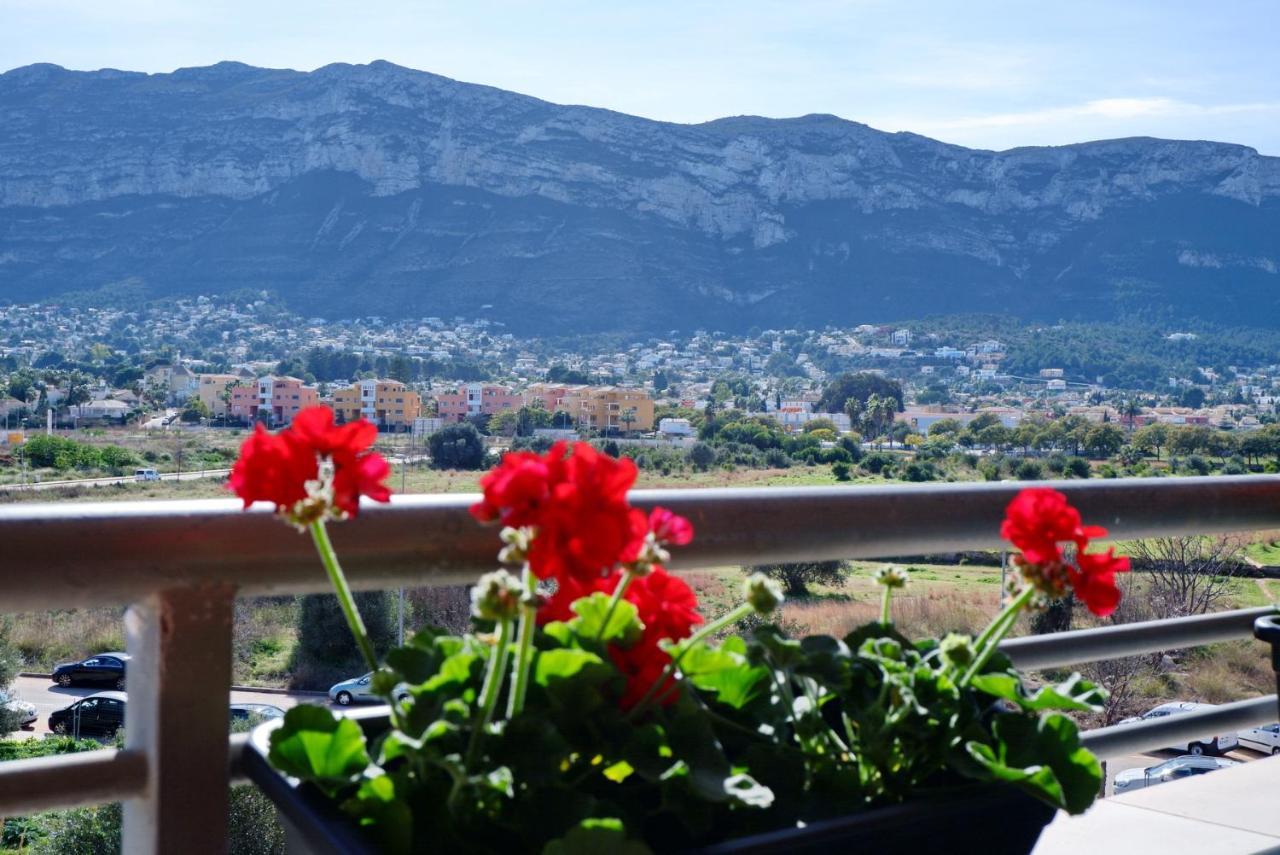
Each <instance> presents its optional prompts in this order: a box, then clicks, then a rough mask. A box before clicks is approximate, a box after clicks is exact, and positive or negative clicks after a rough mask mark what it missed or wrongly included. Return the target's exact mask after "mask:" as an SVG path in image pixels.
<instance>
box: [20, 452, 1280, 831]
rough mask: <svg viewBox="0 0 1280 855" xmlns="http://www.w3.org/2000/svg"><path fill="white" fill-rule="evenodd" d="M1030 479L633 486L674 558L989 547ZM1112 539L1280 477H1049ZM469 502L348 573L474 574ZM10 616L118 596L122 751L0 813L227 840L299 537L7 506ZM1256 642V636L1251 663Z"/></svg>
mask: <svg viewBox="0 0 1280 855" xmlns="http://www.w3.org/2000/svg"><path fill="white" fill-rule="evenodd" d="M1023 486H1026V485H1025V484H946V485H927V486H883V487H880V486H876V487H858V488H847V487H836V488H799V489H748V490H741V489H705V490H663V491H637V492H635V493H633V495H632V501H633V502H635V503H636V504H638V505H640V506H642V507H645V506H651V505H654V504H658V503H661V504H662V505H664V506H666V507H669V508H671V509H673V510H675V511H678V512H679V513H681V514H684V515H685V516H687V517H689V518H690V519H691V520H692V521H693V524H694V527H695V530H696V531H697V538H696V539H695V541H694V543H693V544H691V545H690V546H688V547H685V548H682V549H681V550H679V555H678V556H677V560H676V562H674V563H675V566H676V567H677V569H693V568H698V567H715V566H724V565H733V564H760V563H768V562H777V561H799V560H821V559H833V558H882V557H890V556H897V555H919V554H925V553H933V552H947V551H954V550H979V549H1000V548H1001V547H1002V546H1003V543H1002V542H1001V540H1000V538H999V536H998V530H999V521H1000V519H1001V518H1002V516H1003V513H1004V507H1005V505H1006V504H1007V503H1008V502H1009V500H1010V499H1011V498H1012V497H1013V495H1014V494H1015V493H1016V492H1017V491H1018V490H1019V489H1020V488H1021V487H1023ZM1054 486H1055V487H1056V488H1058V489H1060V490H1062V491H1063V492H1065V493H1067V494H1068V495H1069V497H1070V498H1071V501H1072V502H1073V503H1074V504H1075V505H1076V506H1077V507H1079V508H1080V510H1081V512H1082V513H1083V515H1084V517H1085V518H1086V519H1087V520H1088V521H1089V522H1091V523H1098V524H1102V525H1106V526H1107V527H1108V528H1109V529H1110V530H1111V533H1112V536H1113V537H1114V538H1116V539H1129V538H1138V537H1152V536H1161V535H1173V534H1209V533H1219V532H1233V531H1256V530H1261V529H1270V528H1280V477H1273V476H1245V477H1224V478H1196V479H1178V478H1167V479H1165V478H1161V479H1134V480H1117V481H1085V482H1067V483H1055V484H1054ZM474 498H475V497H474V496H463V495H438V496H403V497H396V499H395V500H394V501H393V503H392V504H390V505H388V506H368V507H366V508H365V509H364V510H362V512H361V516H360V519H359V520H358V521H356V522H352V523H347V524H343V525H338V526H334V527H333V540H334V542H335V544H336V545H337V547H338V550H339V552H340V554H341V555H342V558H343V563H344V566H345V567H346V570H347V573H348V575H349V577H350V578H351V580H352V583H353V585H355V586H356V587H360V588H390V587H395V586H398V585H402V584H415V585H426V584H445V583H451V582H469V581H471V580H473V579H474V578H475V574H476V573H477V572H480V571H484V570H488V569H491V568H492V567H493V564H494V560H495V554H496V551H497V540H496V537H495V533H494V532H493V530H491V529H484V528H481V527H479V526H477V525H476V524H475V522H474V521H473V520H472V519H471V517H470V515H469V514H468V513H467V507H468V506H469V505H470V504H471V503H472V501H474ZM0 544H3V550H2V551H0V585H2V587H0V590H2V591H3V595H0V606H2V608H3V610H4V611H6V612H22V611H32V610H42V609H49V608H68V607H88V606H110V605H125V606H128V607H129V608H128V611H127V612H126V615H125V633H126V638H127V647H128V650H129V653H130V654H131V655H132V656H133V659H132V661H131V662H130V666H129V687H128V691H129V714H128V718H127V721H126V726H125V747H124V748H123V749H121V750H113V749H104V750H101V751H94V752H88V753H82V754H73V755H64V756H59V757H48V758H40V759H34V760H21V761H13V762H9V763H4V764H0V815H10V816H12V815H15V814H18V813H23V812H31V811H37V810H44V809H49V808H55V807H65V806H71V805H80V804H92V803H101V802H105V801H117V800H119V801H123V802H124V823H123V835H124V841H123V846H124V851H126V852H129V853H169V852H206V851H210V849H211V848H217V847H216V845H215V844H211V841H221V840H224V839H225V827H226V816H227V801H226V792H227V786H226V784H227V779H228V772H229V771H230V772H231V773H232V774H233V775H234V773H235V769H236V764H237V760H238V751H239V747H240V746H241V745H242V744H243V740H236V739H234V738H233V739H232V740H231V742H230V748H229V743H228V737H227V714H226V699H227V692H228V690H229V687H230V684H231V630H232V605H233V602H234V599H235V598H236V597H237V596H259V595H271V594H300V593H310V592H320V591H325V590H326V589H327V583H326V580H325V576H324V573H323V572H322V571H321V570H320V568H319V566H318V565H317V562H316V559H315V557H314V555H313V553H312V551H311V546H310V542H309V541H308V540H307V539H306V538H304V537H302V536H299V535H296V534H294V533H293V532H292V531H291V530H289V529H288V528H286V527H285V526H283V525H282V524H281V523H280V522H278V521H277V520H276V519H274V518H273V516H272V515H271V514H270V513H269V512H267V511H265V510H254V511H250V512H248V513H245V512H242V511H241V510H240V507H239V504H238V503H236V502H235V501H234V500H206V501H183V502H145V503H141V502H131V503H109V504H108V503H104V504H59V505H16V506H8V507H3V508H0ZM1267 611H1268V610H1266V609H1253V610H1245V611H1239V612H1230V613H1225V614H1221V615H1214V616H1210V617H1200V618H1190V619H1185V620H1181V621H1165V622H1156V623H1152V624H1138V625H1132V626H1127V627H1114V628H1105V629H1098V630H1086V631H1081V632H1071V633H1061V634H1058V635H1054V636H1048V637H1037V638H1028V639H1015V640H1012V641H1008V642H1006V643H1005V648H1004V649H1005V650H1006V651H1007V652H1008V653H1009V654H1010V655H1011V657H1012V658H1013V660H1014V661H1015V662H1016V663H1017V664H1018V665H1020V666H1022V667H1027V668H1045V667H1058V666H1066V665H1073V664H1077V663H1081V662H1087V661H1091V660H1097V659H1107V658H1117V657H1122V656H1129V655H1136V654H1139V653H1147V652H1153V651H1158V650H1165V649H1170V648H1175V647H1187V646H1192V645H1197V644H1207V643H1213V642H1218V641H1223V640H1227V639H1231V638H1243V637H1246V636H1248V634H1249V627H1250V626H1251V624H1252V621H1253V619H1254V618H1255V617H1256V616H1257V615H1258V614H1262V613H1266V612H1267ZM1262 655H1264V650H1263V649H1262V648H1261V647H1260V648H1259V656H1262ZM1275 718H1276V699H1275V696H1274V695H1273V696H1270V697H1268V698H1260V699H1256V700H1250V701H1243V702H1240V703H1236V704H1228V705H1225V706H1223V707H1219V708H1218V709H1215V710H1210V711H1208V712H1207V713H1193V714H1188V715H1185V716H1178V717H1175V718H1172V719H1162V720H1159V721H1155V722H1145V723H1141V724H1136V725H1122V726H1116V727H1110V728H1104V729H1101V730H1098V731H1093V732H1091V733H1089V734H1087V735H1086V742H1087V743H1088V744H1089V745H1090V746H1091V747H1092V748H1093V749H1094V750H1095V751H1098V752H1099V753H1100V754H1103V755H1114V754H1118V753H1127V752H1131V751H1139V750H1149V749H1152V748H1158V747H1162V746H1164V745H1168V744H1171V743H1173V742H1176V741H1178V740H1181V739H1184V738H1192V737H1195V736H1198V735H1202V734H1204V733H1209V732H1215V731H1224V730H1228V731H1229V730H1234V729H1237V728H1241V727H1246V726H1252V725H1256V724H1262V723H1265V722H1269V721H1273V720H1274V719H1275Z"/></svg>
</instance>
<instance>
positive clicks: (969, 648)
mask: <svg viewBox="0 0 1280 855" xmlns="http://www.w3.org/2000/svg"><path fill="white" fill-rule="evenodd" d="M938 649H939V650H940V651H941V653H942V658H943V659H945V660H946V661H947V662H950V663H951V664H952V665H955V666H956V667H958V668H965V667H967V666H968V665H969V664H970V663H972V662H973V639H972V638H970V637H969V636H967V635H959V634H957V633H954V632H949V633H947V637H946V638H944V639H942V643H941V644H939V645H938Z"/></svg>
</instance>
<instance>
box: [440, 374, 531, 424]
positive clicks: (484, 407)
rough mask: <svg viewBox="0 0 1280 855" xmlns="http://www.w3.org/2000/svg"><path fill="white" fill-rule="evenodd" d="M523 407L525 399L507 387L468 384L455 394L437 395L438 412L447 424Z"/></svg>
mask: <svg viewBox="0 0 1280 855" xmlns="http://www.w3.org/2000/svg"><path fill="white" fill-rule="evenodd" d="M522 406H524V398H523V397H521V396H520V395H518V394H516V393H514V392H512V391H511V390H510V389H509V388H507V387H506V386H493V385H488V384H484V383H468V384H467V385H466V386H463V387H462V388H461V389H459V390H457V391H455V392H441V393H440V394H439V395H436V412H437V413H438V414H439V416H440V418H442V419H444V420H445V421H446V422H460V421H464V420H465V419H466V418H467V417H468V416H480V415H485V416H492V415H496V414H497V413H500V412H502V411H504V410H518V409H520V408H521V407H522Z"/></svg>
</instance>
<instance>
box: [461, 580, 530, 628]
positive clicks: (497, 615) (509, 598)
mask: <svg viewBox="0 0 1280 855" xmlns="http://www.w3.org/2000/svg"><path fill="white" fill-rule="evenodd" d="M523 596H524V586H523V585H521V584H520V580H519V579H517V578H516V577H515V576H512V575H511V574H510V573H508V572H507V571H506V570H494V571H493V572H492V573H485V574H484V575H483V576H481V577H480V579H479V580H478V581H477V582H476V586H475V587H474V588H472V589H471V613H472V614H474V615H475V616H476V617H478V618H480V619H481V620H493V621H502V620H511V619H513V618H515V616H516V615H518V614H519V613H520V598H521V597H523Z"/></svg>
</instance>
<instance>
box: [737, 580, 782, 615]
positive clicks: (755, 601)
mask: <svg viewBox="0 0 1280 855" xmlns="http://www.w3.org/2000/svg"><path fill="white" fill-rule="evenodd" d="M743 590H744V592H745V593H746V598H747V604H748V605H750V606H751V608H753V609H754V610H755V612H756V614H760V615H767V614H769V613H770V612H772V611H773V610H774V609H776V608H777V607H778V606H780V605H782V601H783V600H784V599H786V597H784V596H783V595H782V586H781V585H779V584H778V583H777V582H775V581H774V580H772V579H770V578H769V577H768V576H766V575H764V574H763V573H752V574H751V575H750V576H749V577H747V581H746V583H745V584H744V585H743Z"/></svg>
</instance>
